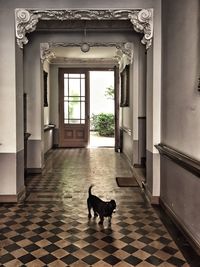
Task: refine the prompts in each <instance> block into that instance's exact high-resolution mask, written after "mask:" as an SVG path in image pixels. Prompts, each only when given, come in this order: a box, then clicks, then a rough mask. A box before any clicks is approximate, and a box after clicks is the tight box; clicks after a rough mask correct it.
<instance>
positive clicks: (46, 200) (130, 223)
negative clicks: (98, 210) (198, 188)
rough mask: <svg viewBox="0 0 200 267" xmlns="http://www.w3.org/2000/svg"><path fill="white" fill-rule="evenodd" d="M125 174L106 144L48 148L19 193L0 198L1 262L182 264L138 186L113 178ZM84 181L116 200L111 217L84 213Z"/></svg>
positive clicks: (118, 158)
mask: <svg viewBox="0 0 200 267" xmlns="http://www.w3.org/2000/svg"><path fill="white" fill-rule="evenodd" d="M130 174H131V173H130V170H129V168H128V166H127V164H126V162H125V160H124V159H123V157H121V155H120V154H116V153H114V152H113V150H111V149H110V150H109V149H104V150H102V149H96V150H95V149H93V150H86V149H85V150H84V149H83V150H81V149H77V150H75V149H70V150H53V151H52V152H51V154H50V155H49V157H48V159H47V165H46V168H45V170H44V172H43V174H41V175H35V176H30V177H28V179H27V190H28V194H27V199H26V201H25V202H24V203H21V204H1V205H0V222H1V224H0V246H1V247H0V249H1V250H0V256H1V258H0V263H1V266H13V267H15V266H36V267H37V266H38V267H40V266H79V267H82V266H101V267H103V266H105V267H106V266H123V267H126V266H137V267H146V266H149V267H150V266H162V267H168V266H169V267H170V266H185V267H186V266H190V265H189V264H188V263H187V262H186V260H185V258H184V257H183V255H182V253H181V252H180V250H179V249H178V247H177V246H176V244H175V242H174V241H173V240H172V237H171V236H170V235H169V233H168V232H167V230H166V228H165V227H164V225H163V224H162V223H161V221H160V219H159V218H158V216H157V214H156V213H155V211H154V209H153V208H152V207H151V206H150V205H149V204H148V203H147V202H146V201H145V198H144V197H143V195H142V193H141V191H140V188H139V187H134V188H119V187H118V186H117V184H116V181H115V177H116V176H120V175H121V176H122V175H123V176H125V175H127V176H130ZM91 183H94V184H95V186H94V188H93V193H94V194H96V195H98V196H100V197H101V198H103V199H109V198H114V199H115V200H116V202H117V210H116V213H115V214H114V215H113V218H112V224H111V225H109V224H108V221H107V220H105V221H104V225H103V226H100V225H99V224H98V218H96V219H91V220H88V217H87V209H86V199H87V194H88V193H87V190H88V187H89V185H90V184H91Z"/></svg>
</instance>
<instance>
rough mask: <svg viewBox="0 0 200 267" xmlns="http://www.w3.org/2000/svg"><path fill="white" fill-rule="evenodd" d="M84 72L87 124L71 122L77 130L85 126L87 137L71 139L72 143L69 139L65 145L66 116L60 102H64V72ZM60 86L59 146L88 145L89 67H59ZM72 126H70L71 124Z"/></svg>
mask: <svg viewBox="0 0 200 267" xmlns="http://www.w3.org/2000/svg"><path fill="white" fill-rule="evenodd" d="M81 72H82V73H84V74H85V124H83V125H82V126H83V127H81V126H80V125H81V124H77V125H76V124H71V128H72V129H73V130H74V131H76V130H78V128H84V134H85V138H84V140H80V141H78V140H77V141H76V140H74V141H73V140H71V143H70V141H69V144H68V145H66V146H65V145H64V144H63V143H64V141H63V132H64V128H65V124H64V123H63V121H64V117H63V105H61V104H60V103H61V102H63V97H64V96H63V89H64V84H63V81H64V79H63V74H64V73H81ZM58 86H59V101H58V115H59V139H58V146H59V147H74V148H76V147H77V148H78V147H87V145H88V141H89V124H90V121H89V112H90V109H89V99H90V94H89V91H90V90H89V72H88V69H86V68H70V67H60V68H59V69H58ZM69 127H70V126H69Z"/></svg>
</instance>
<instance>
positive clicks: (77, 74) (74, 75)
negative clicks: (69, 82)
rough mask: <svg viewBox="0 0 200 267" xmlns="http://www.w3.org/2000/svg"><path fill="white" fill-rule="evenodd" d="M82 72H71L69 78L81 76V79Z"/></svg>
mask: <svg viewBox="0 0 200 267" xmlns="http://www.w3.org/2000/svg"><path fill="white" fill-rule="evenodd" d="M80 76H81V75H80V73H69V78H79V79H80Z"/></svg>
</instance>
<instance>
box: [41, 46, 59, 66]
mask: <svg viewBox="0 0 200 267" xmlns="http://www.w3.org/2000/svg"><path fill="white" fill-rule="evenodd" d="M55 57H56V56H55V53H54V52H53V51H51V49H50V46H49V44H48V43H42V44H40V58H41V61H42V63H44V61H45V60H47V61H48V62H50V60H51V59H52V58H55Z"/></svg>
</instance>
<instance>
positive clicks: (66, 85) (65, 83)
mask: <svg viewBox="0 0 200 267" xmlns="http://www.w3.org/2000/svg"><path fill="white" fill-rule="evenodd" d="M67 95H68V79H64V96H67Z"/></svg>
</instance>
